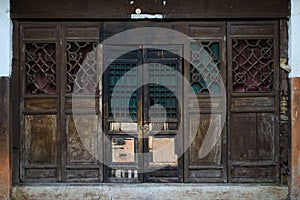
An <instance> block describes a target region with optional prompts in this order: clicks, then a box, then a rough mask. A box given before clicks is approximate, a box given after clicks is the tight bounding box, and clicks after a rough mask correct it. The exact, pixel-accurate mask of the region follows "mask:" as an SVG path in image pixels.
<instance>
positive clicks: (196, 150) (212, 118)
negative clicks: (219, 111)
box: [190, 114, 222, 166]
mask: <svg viewBox="0 0 300 200" xmlns="http://www.w3.org/2000/svg"><path fill="white" fill-rule="evenodd" d="M198 120H199V119H198V118H195V117H193V116H190V127H191V129H192V130H194V129H193V128H192V127H194V124H196V125H199V126H198V132H197V134H196V136H195V138H194V139H193V138H190V140H191V141H193V143H192V145H191V148H190V166H195V165H196V166H199V165H220V164H221V163H222V134H221V133H220V131H221V132H222V130H220V128H219V127H221V116H220V115H211V114H203V115H201V116H200V124H198V122H197V121H198ZM209 126H212V127H213V129H214V130H211V131H210V132H208V129H209ZM208 133H210V134H212V138H214V139H213V140H211V141H210V143H206V144H205V145H207V146H206V147H204V146H203V141H204V140H205V137H206V136H207V134H208ZM190 135H193V133H190ZM201 148H206V149H211V150H208V152H209V153H208V154H207V155H201V154H200V149H201Z"/></svg>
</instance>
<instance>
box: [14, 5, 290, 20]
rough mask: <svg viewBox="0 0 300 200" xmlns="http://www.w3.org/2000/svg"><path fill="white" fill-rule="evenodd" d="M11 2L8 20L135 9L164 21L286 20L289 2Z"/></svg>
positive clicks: (101, 15) (112, 15) (99, 15)
mask: <svg viewBox="0 0 300 200" xmlns="http://www.w3.org/2000/svg"><path fill="white" fill-rule="evenodd" d="M130 2H131V1H123V0H115V1H105V0H99V1H98V0H86V1H81V0H72V1H71V0H66V1H60V0H53V1H47V0H39V1H37V0H34V1H32V0H12V1H11V17H12V19H17V18H18V19H25V18H27V19H29V18H31V19H41V18H44V19H58V18H61V19H124V18H129V17H130V14H132V13H134V12H135V9H136V8H141V10H142V13H147V14H155V13H160V14H163V15H164V16H166V18H176V19H178V18H223V19H224V18H287V17H288V16H289V0H266V1H261V0H252V1H244V0H210V1H207V0H188V1H180V0H176V1H166V4H165V5H163V3H162V1H156V0H144V1H141V0H136V1H133V2H134V3H133V4H131V3H130Z"/></svg>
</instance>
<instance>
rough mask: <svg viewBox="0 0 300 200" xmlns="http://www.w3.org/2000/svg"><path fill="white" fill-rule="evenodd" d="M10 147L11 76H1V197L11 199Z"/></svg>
mask: <svg viewBox="0 0 300 200" xmlns="http://www.w3.org/2000/svg"><path fill="white" fill-rule="evenodd" d="M9 148H10V145H9V78H8V77H0V199H9V195H10V188H11V167H10V149H9Z"/></svg>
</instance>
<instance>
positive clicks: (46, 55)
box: [25, 43, 56, 94]
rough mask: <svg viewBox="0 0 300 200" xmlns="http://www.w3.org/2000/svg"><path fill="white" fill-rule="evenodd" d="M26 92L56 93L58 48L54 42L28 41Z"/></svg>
mask: <svg viewBox="0 0 300 200" xmlns="http://www.w3.org/2000/svg"><path fill="white" fill-rule="evenodd" d="M25 66H26V93H27V94H55V93H56V78H55V76H56V50H55V44H54V43H26V44H25Z"/></svg>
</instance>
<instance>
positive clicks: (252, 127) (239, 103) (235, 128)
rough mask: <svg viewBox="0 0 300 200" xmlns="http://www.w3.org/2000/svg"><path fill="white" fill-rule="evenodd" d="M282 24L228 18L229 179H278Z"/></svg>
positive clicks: (233, 180)
mask: <svg viewBox="0 0 300 200" xmlns="http://www.w3.org/2000/svg"><path fill="white" fill-rule="evenodd" d="M277 28H278V24H277V22H247V23H243V24H242V23H240V22H232V23H228V52H229V53H228V63H229V67H228V70H229V71H228V75H229V78H228V80H229V84H228V91H229V109H230V113H229V119H230V121H229V128H230V130H229V147H230V148H229V150H230V152H229V168H230V170H229V179H230V180H231V181H232V182H256V181H262V182H278V181H279V179H278V169H279V166H278V164H277V163H276V162H277V160H278V156H277V152H278V148H279V147H278V138H279V135H278V128H277V127H278V100H279V93H278V82H279V79H278V72H279V66H278V60H279V58H278V55H279V54H278V43H277V41H278V32H277Z"/></svg>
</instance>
